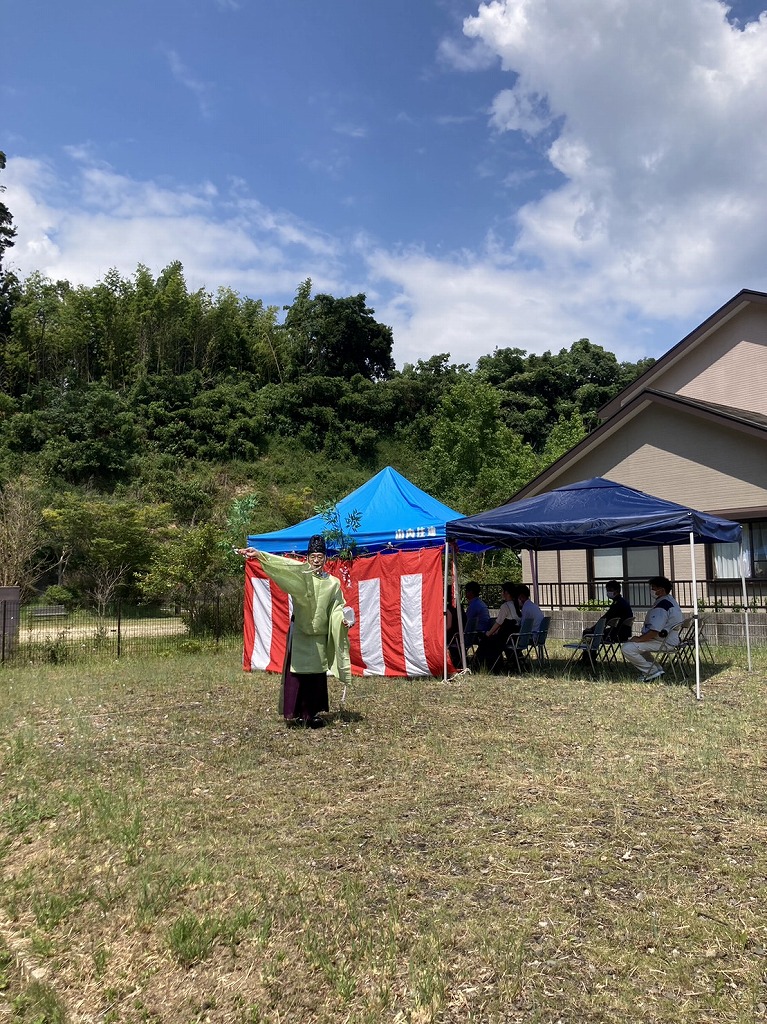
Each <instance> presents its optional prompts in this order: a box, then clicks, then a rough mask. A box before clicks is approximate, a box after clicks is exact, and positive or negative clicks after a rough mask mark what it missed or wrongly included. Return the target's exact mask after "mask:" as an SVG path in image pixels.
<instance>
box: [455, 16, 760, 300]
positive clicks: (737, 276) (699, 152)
mask: <svg viewBox="0 0 767 1024" xmlns="http://www.w3.org/2000/svg"><path fill="white" fill-rule="evenodd" d="M726 15H727V8H726V7H725V5H724V4H723V3H720V2H718V0H675V3H673V4H669V3H668V2H667V0H642V3H636V2H635V0H589V2H588V3H586V4H573V3H571V2H570V0H545V2H542V0H495V2H493V3H489V4H482V5H481V6H480V8H479V10H478V13H477V15H476V16H475V17H473V18H469V19H467V20H466V22H465V23H464V31H465V33H466V34H467V35H468V36H469V37H470V38H472V39H478V40H481V41H482V42H483V43H484V44H485V45H486V46H487V47H489V48H490V49H492V50H493V51H494V52H495V53H496V54H497V55H498V57H499V58H500V59H501V62H502V65H503V67H504V68H506V69H507V70H509V71H513V72H514V73H515V74H516V76H517V78H516V81H515V83H514V84H513V86H512V88H511V89H508V90H504V91H503V92H502V93H500V94H499V95H498V96H497V97H496V98H495V101H494V103H493V106H492V115H491V124H492V126H493V127H495V128H496V129H497V130H503V131H523V132H527V133H528V134H529V135H536V134H539V133H541V132H542V131H544V130H545V129H548V130H550V131H554V132H555V137H554V138H553V141H551V142H550V143H549V145H548V150H547V153H548V159H549V161H550V163H551V166H552V167H553V168H554V169H556V170H557V171H559V172H560V173H561V174H562V175H563V176H564V178H565V181H564V183H563V184H562V185H561V186H560V187H559V188H557V189H555V190H554V191H550V192H549V193H547V195H546V196H545V197H544V198H542V199H541V200H539V201H536V202H533V203H528V204H527V205H526V206H524V207H523V208H522V209H521V210H520V211H519V215H518V224H519V228H520V233H519V236H518V238H517V240H516V243H515V246H514V253H515V255H516V256H517V257H518V258H524V257H528V258H533V259H534V260H535V261H536V262H540V263H541V264H542V265H543V266H544V267H546V268H548V269H549V270H550V271H551V273H552V274H556V275H557V276H558V275H561V274H562V273H563V272H567V271H568V270H569V271H578V277H579V278H580V279H581V280H584V281H585V280H588V279H591V280H592V281H597V280H599V281H601V282H602V283H603V285H604V286H605V288H606V289H609V291H610V293H611V294H612V295H614V296H616V297H617V298H618V299H619V300H620V301H621V302H624V303H627V304H629V305H632V306H635V307H636V308H637V310H639V311H641V312H642V313H643V314H646V315H655V316H669V315H673V314H674V313H678V312H680V309H681V310H682V311H685V312H688V311H691V310H692V309H695V308H697V306H698V304H699V303H700V297H701V294H704V293H705V292H706V291H707V290H709V289H711V288H712V287H713V288H719V289H721V288H724V289H725V290H727V288H729V287H734V288H735V289H736V290H737V288H739V287H741V286H746V285H751V286H754V285H755V284H756V285H757V286H758V284H759V283H760V282H763V281H764V277H765V274H767V261H766V260H765V256H764V255H762V256H761V258H760V259H759V263H758V266H757V267H755V266H754V262H753V259H754V255H755V253H757V252H762V253H767V244H765V243H767V227H766V225H767V189H766V188H765V185H766V184H767V134H765V132H764V131H763V130H762V128H761V126H762V125H763V124H764V123H765V120H766V118H767V18H765V16H763V17H762V19H761V20H760V21H758V22H752V23H751V24H749V25H748V26H746V28H745V30H742V31H741V30H740V29H739V28H736V27H734V26H733V25H731V24H730V23H729V22H728V21H727V17H726ZM755 270H756V271H757V273H756V274H755V273H754V271H755ZM755 277H756V278H757V280H756V281H755V280H754V278H755ZM709 305H710V302H709Z"/></svg>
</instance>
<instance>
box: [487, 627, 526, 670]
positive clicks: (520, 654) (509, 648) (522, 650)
mask: <svg viewBox="0 0 767 1024" xmlns="http://www.w3.org/2000/svg"><path fill="white" fill-rule="evenodd" d="M534 621H535V620H534V619H530V618H527V619H522V622H521V623H520V624H519V632H518V633H512V634H511V636H510V637H509V639H508V640H507V641H506V646H505V647H504V649H503V651H502V652H501V654H500V655H499V657H498V658H497V659H496V662H495V665H493V668H495V666H496V665H497V664H498V662H499V661H500V660H501V658H504V659H505V660H506V664H507V668H508V669H511V665H512V659H513V660H514V664H515V665H516V666H517V672H521V671H522V665H523V664H526V665H528V666H529V665H530V654H529V652H530V649H531V648H532V647H533V646H534V645H535V632H534V630H533V622H534Z"/></svg>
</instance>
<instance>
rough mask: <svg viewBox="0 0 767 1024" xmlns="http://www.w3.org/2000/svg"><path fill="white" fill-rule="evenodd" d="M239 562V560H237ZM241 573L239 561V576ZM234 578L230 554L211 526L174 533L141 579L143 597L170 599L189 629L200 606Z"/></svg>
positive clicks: (192, 527) (157, 553) (195, 623)
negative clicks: (181, 609) (181, 610)
mask: <svg viewBox="0 0 767 1024" xmlns="http://www.w3.org/2000/svg"><path fill="white" fill-rule="evenodd" d="M238 561H239V560H238ZM241 572H242V563H241V561H240V562H239V569H238V575H239V574H241ZM232 579H233V568H232V554H231V550H230V549H229V547H228V545H227V544H226V543H225V542H224V541H223V538H222V536H221V533H220V532H219V531H218V529H217V528H216V527H215V526H214V525H213V524H212V523H205V524H204V525H202V526H191V527H188V528H185V529H178V530H175V531H174V532H173V533H172V534H171V535H170V537H169V538H168V540H167V541H166V543H165V544H163V545H162V547H160V548H158V549H157V551H156V552H155V554H154V555H153V557H152V560H151V563H150V565H149V568H148V569H147V571H146V572H145V573H144V574H143V576H142V579H141V589H142V592H143V594H144V596H145V597H147V598H149V599H151V600H155V599H159V598H173V599H175V600H176V601H177V602H178V603H179V604H181V605H182V606H183V607H184V608H185V609H186V612H187V615H188V618H189V624H190V627H192V629H194V627H195V626H196V625H197V616H198V614H199V612H200V610H201V606H202V605H203V603H204V602H205V601H206V600H208V599H210V597H211V596H213V595H214V594H215V593H217V592H219V591H220V590H221V588H222V587H223V586H224V585H225V584H226V583H229V582H231V581H232Z"/></svg>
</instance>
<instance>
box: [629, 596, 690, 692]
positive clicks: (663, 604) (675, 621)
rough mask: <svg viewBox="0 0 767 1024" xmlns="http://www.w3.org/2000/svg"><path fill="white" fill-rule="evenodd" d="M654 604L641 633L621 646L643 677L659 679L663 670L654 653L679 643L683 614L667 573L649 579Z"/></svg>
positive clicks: (646, 616)
mask: <svg viewBox="0 0 767 1024" xmlns="http://www.w3.org/2000/svg"><path fill="white" fill-rule="evenodd" d="M648 582H649V584H650V590H652V593H653V597H654V598H655V603H654V604H653V606H652V608H651V609H650V610H649V611H648V613H647V615H645V620H644V625H643V626H642V632H641V634H640V635H639V636H632V637H631V639H630V640H629V641H628V642H627V643H625V644H622V645H621V650H622V651H623V656H624V658H625V659H626V661H630V662H631V664H632V665H634V666H635V667H636V668H638V669H639V676H640V678H641V679H658V678H659V677H660V676H662V675H663V669H662V668H661V667H660V665H656V664H655V661H654V660H653V657H652V654H653V652H654V651H659V650H660V649H661V648H662V647H664V646H671V647H676V646H677V645H678V643H679V626H680V625H681V624H682V621H683V619H684V616H683V615H682V610H681V608H680V607H679V605H678V604H677V603H676V601H675V599H674V598H673V597H672V596H671V580H669V579H667V578H666V577H665V576H653V577H652V579H651V580H649V581H648Z"/></svg>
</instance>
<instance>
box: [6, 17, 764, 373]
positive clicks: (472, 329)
mask: <svg viewBox="0 0 767 1024" xmlns="http://www.w3.org/2000/svg"><path fill="white" fill-rule="evenodd" d="M761 10H762V3H753V2H750V0H748V2H746V0H743V2H734V3H732V4H731V5H729V7H728V6H725V5H724V4H723V3H720V2H719V0H674V4H672V5H670V4H668V0H642V3H636V0H582V2H581V3H578V4H574V3H572V0H496V2H493V3H486V4H480V3H478V2H476V0H473V2H470V0H325V2H324V3H321V4H319V3H310V2H309V0H151V2H150V0H131V2H128V0H110V2H106V3H105V2H103V0H70V2H69V3H67V4H56V3H53V2H52V0H23V2H22V0H10V2H9V3H7V4H6V7H5V18H4V30H5V31H4V36H5V46H4V59H3V64H2V69H0V149H3V150H5V152H6V155H7V157H8V166H7V169H6V171H5V172H3V174H2V175H1V176H0V182H1V183H2V184H4V185H5V186H6V188H7V193H6V196H5V200H6V202H7V204H8V206H9V207H10V209H11V211H12V213H13V214H14V218H15V223H16V226H17V229H18V239H17V244H16V246H15V248H14V249H13V250H11V252H10V253H9V254H8V258H7V262H8V263H9V264H11V265H12V266H14V267H15V269H17V270H18V272H20V273H21V274H22V275H26V274H28V273H30V272H32V271H33V270H39V271H41V272H43V273H44V274H46V275H48V276H50V277H52V278H54V279H56V278H66V279H68V280H70V281H72V282H83V283H86V284H91V283H94V282H95V281H97V280H99V278H101V277H102V276H103V275H104V274H105V273H106V271H107V270H108V269H109V268H110V267H113V266H114V267H117V268H118V269H119V270H120V271H121V272H122V273H123V274H126V275H129V274H131V273H133V271H134V270H135V269H136V266H137V264H138V263H139V262H141V263H144V264H146V265H147V266H149V267H150V268H151V269H152V270H153V271H154V272H155V273H158V272H159V271H160V270H161V269H162V268H163V267H164V266H166V265H167V264H168V263H170V262H171V261H172V260H175V259H179V260H181V262H182V263H183V264H184V267H185V271H186V275H187V281H188V282H189V284H190V286H191V287H193V288H198V287H205V288H207V289H208V290H210V291H215V290H216V288H218V287H220V286H229V287H232V288H234V289H235V290H236V291H238V292H239V293H240V294H242V295H251V296H253V297H255V298H260V299H263V301H264V302H265V303H266V304H269V305H277V306H282V305H283V304H284V303H287V302H290V301H291V298H292V296H293V295H294V293H295V290H296V288H297V286H298V285H299V283H300V282H301V281H302V280H304V279H305V278H306V277H311V279H312V281H313V283H314V288H315V291H327V292H331V293H332V294H334V295H348V294H356V293H357V292H360V291H364V292H366V293H367V296H368V301H369V303H370V304H371V305H372V306H373V307H374V308H375V310H376V316H377V318H378V319H379V320H382V321H383V322H385V323H388V324H391V326H392V327H393V329H394V337H395V349H394V354H395V358H396V360H397V363H398V365H400V366H401V365H402V364H403V363H404V362H413V361H415V360H416V359H420V358H428V357H429V356H431V355H433V354H435V353H438V352H447V353H449V354H450V356H451V358H452V359H453V360H455V361H460V362H468V363H473V362H474V361H475V360H476V359H477V358H478V357H479V356H480V355H483V354H485V353H489V352H492V351H493V350H494V349H495V348H496V347H504V346H516V347H519V348H522V349H525V350H526V351H528V352H531V351H538V352H542V351H545V350H546V349H553V350H559V349H560V348H562V347H564V346H569V345H570V344H572V343H573V342H574V341H576V340H577V339H578V338H580V337H589V338H591V340H592V341H594V342H596V343H598V344H601V345H603V346H604V347H605V348H607V349H609V350H611V351H613V352H615V353H616V354H617V355H618V356H619V358H625V359H632V360H633V359H637V358H640V357H642V356H645V355H654V356H657V355H660V354H661V353H662V352H663V351H665V350H666V349H667V348H668V347H670V345H672V344H674V343H675V342H676V341H678V340H679V339H680V338H681V337H682V336H683V335H684V334H685V333H686V332H687V331H688V330H690V329H692V328H693V327H694V326H696V324H697V323H699V322H700V320H702V319H703V318H704V317H705V316H707V315H708V314H709V313H711V312H713V311H714V310H715V309H716V308H717V307H718V306H719V305H721V304H722V303H723V302H724V301H726V300H727V299H728V298H729V297H730V296H731V295H733V294H734V293H735V292H737V291H738V290H739V289H740V288H743V287H749V288H757V289H762V290H767V188H765V185H767V181H766V180H765V179H766V178H767V132H766V131H765V124H767V15H765V17H764V18H762V19H761V20H760V17H759V16H760V13H761Z"/></svg>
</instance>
